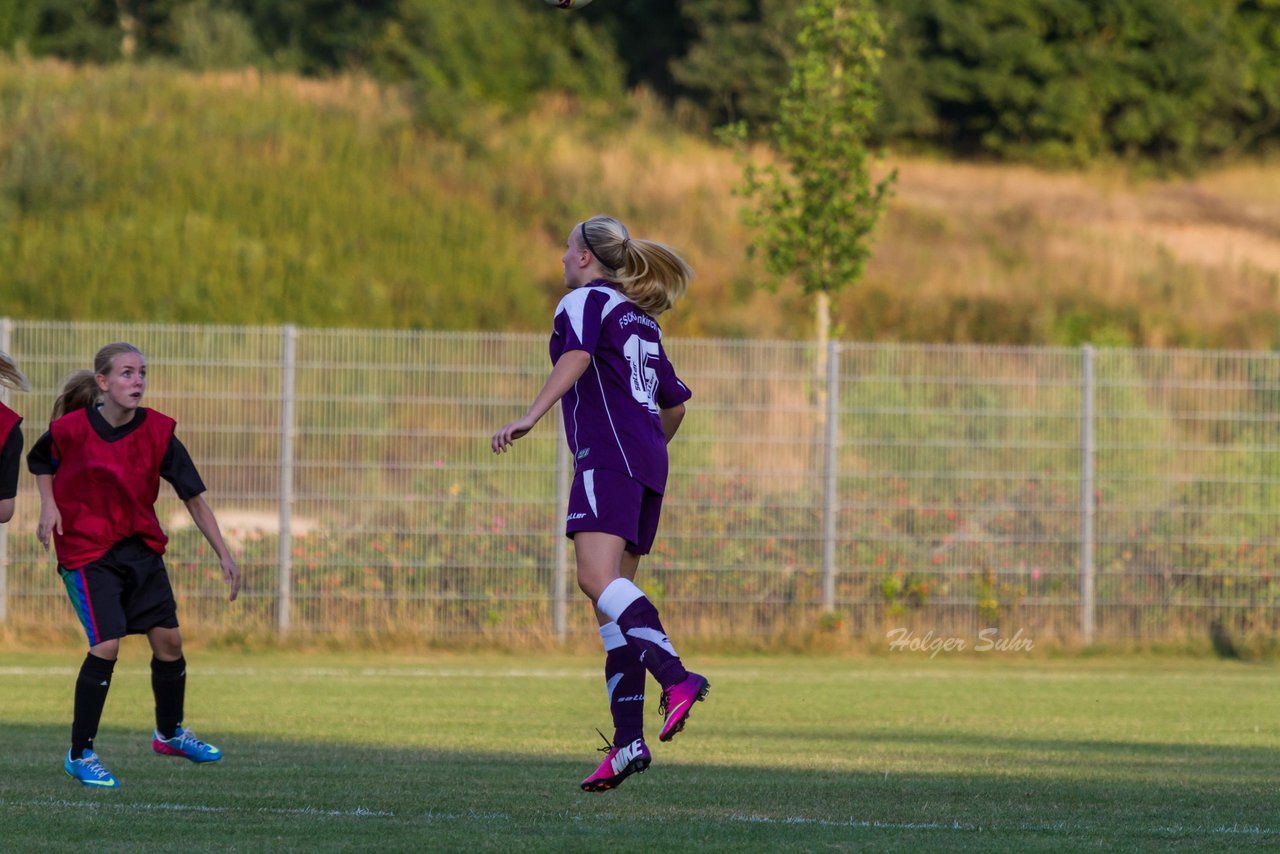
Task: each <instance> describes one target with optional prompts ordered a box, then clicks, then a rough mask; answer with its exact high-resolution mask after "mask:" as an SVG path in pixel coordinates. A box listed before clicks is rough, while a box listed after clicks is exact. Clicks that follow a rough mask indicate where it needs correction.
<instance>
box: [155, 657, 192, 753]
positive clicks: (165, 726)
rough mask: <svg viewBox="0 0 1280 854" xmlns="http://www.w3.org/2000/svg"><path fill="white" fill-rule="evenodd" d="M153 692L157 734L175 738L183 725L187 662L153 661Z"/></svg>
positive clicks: (162, 736) (180, 659) (183, 659)
mask: <svg viewBox="0 0 1280 854" xmlns="http://www.w3.org/2000/svg"><path fill="white" fill-rule="evenodd" d="M151 691H152V693H154V694H155V695H156V732H158V733H160V737H161V738H173V737H174V736H175V735H177V734H178V724H180V723H182V705H183V701H184V700H185V698H186V694H187V660H186V659H185V658H179V659H178V660H177V661H161V660H160V659H158V658H152V659H151Z"/></svg>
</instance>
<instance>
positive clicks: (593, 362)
mask: <svg viewBox="0 0 1280 854" xmlns="http://www.w3.org/2000/svg"><path fill="white" fill-rule="evenodd" d="M591 367H592V368H593V369H594V370H595V372H596V384H597V385H599V386H600V405H601V406H603V407H604V414H605V417H606V418H608V419H609V429H610V430H612V431H613V441H614V442H616V443H617V444H618V453H619V454H621V455H622V464H623V465H624V466H626V467H627V477H629V478H631V479H632V480H635V475H634V474H633V473H632V471H631V460H629V459H627V451H626V449H625V448H623V447H622V440H621V439H619V438H618V428H617V427H615V426H613V413H612V412H610V411H609V396H608V395H607V394H605V391H604V379H603V378H602V377H601V376H600V365H599V364H598V363H597V362H596V360H595V359H592V360H591ZM579 382H581V380H579ZM574 385H575V386H576V385H577V383H574Z"/></svg>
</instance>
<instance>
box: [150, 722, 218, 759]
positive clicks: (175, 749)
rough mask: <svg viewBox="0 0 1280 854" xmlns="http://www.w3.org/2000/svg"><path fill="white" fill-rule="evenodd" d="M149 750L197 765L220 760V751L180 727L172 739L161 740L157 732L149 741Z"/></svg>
mask: <svg viewBox="0 0 1280 854" xmlns="http://www.w3.org/2000/svg"><path fill="white" fill-rule="evenodd" d="M151 749H152V750H154V751H155V752H156V753H159V754H160V755H161V756H181V757H182V758H183V759H190V760H191V761H192V762H197V763H202V762H217V761H218V760H219V759H221V758H222V751H221V750H219V749H218V748H216V747H214V746H213V745H212V744H206V743H205V742H203V741H201V740H200V739H198V738H196V734H195V733H194V732H192V731H191V730H189V729H183V728H182V727H178V732H177V733H176V734H175V735H174V736H173V738H161V737H160V733H158V732H157V733H156V734H155V736H154V737H153V738H152V739H151Z"/></svg>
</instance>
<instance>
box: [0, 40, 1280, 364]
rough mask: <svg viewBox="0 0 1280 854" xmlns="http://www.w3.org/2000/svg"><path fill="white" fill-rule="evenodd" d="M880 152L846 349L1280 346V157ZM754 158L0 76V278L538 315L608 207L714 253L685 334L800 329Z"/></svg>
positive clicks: (215, 91) (199, 80)
mask: <svg viewBox="0 0 1280 854" xmlns="http://www.w3.org/2000/svg"><path fill="white" fill-rule="evenodd" d="M890 161H891V163H892V165H893V166H895V167H896V168H897V169H898V173H899V180H898V183H897V186H896V192H895V195H894V196H893V198H892V201H891V203H890V206H889V209H888V211H887V213H886V216H885V218H884V220H883V222H882V224H881V227H880V228H879V230H878V232H877V235H876V244H875V249H874V255H873V258H872V260H871V262H870V264H869V266H868V268H867V271H866V275H865V277H864V278H863V280H862V281H861V282H858V283H855V284H853V285H852V286H850V287H848V288H846V289H845V290H844V291H842V292H841V293H840V295H839V297H838V299H837V300H836V304H835V307H836V314H837V320H838V323H839V331H840V334H841V335H842V336H843V337H844V338H846V339H851V340H869V341H923V342H983V343H1006V344H1062V345H1076V344H1079V343H1082V342H1085V341H1092V342H1095V343H1098V344H1104V345H1105V344H1116V345H1122V344H1124V345H1142V346H1192V347H1212V348H1225V349H1235V348H1273V347H1276V346H1278V345H1280V301H1278V300H1277V297H1278V295H1280V294H1278V292H1280V163H1274V164H1249V165H1237V166H1233V167H1231V168H1226V169H1222V170H1219V171H1213V172H1208V173H1205V174H1202V175H1199V176H1196V177H1193V178H1179V179H1176V180H1142V179H1136V178H1133V177H1132V176H1131V175H1129V174H1127V173H1125V172H1123V171H1121V170H1119V169H1097V170H1093V171H1090V172H1087V173H1066V172H1045V171H1040V170H1036V169H1031V168H1028V167H1023V166H1002V165H990V164H987V165H979V164H972V163H947V162H941V161H937V160H928V159H920V158H893V157H891V158H890ZM741 173H742V163H741V162H740V160H739V159H738V158H737V156H736V155H735V154H734V153H733V152H731V151H728V150H726V149H724V148H722V147H717V146H713V145H711V144H709V143H707V142H706V141H705V139H703V138H702V137H699V136H694V135H691V134H689V133H686V132H683V131H681V130H680V129H679V127H678V123H676V122H674V121H673V120H672V118H671V116H670V115H668V114H667V113H666V112H664V111H663V110H662V109H661V108H660V107H659V106H657V105H655V104H654V103H653V102H652V100H651V99H648V98H646V97H645V96H643V95H636V96H634V97H633V98H632V99H631V101H630V103H628V104H625V105H607V106H595V107H593V106H589V105H582V104H578V103H575V102H572V101H569V100H567V99H564V98H548V99H546V100H545V102H544V103H543V104H541V105H540V106H539V108H538V109H537V110H535V111H533V112H532V113H531V114H529V115H527V116H524V117H522V118H515V119H512V118H506V119H498V118H496V117H487V116H481V117H480V118H478V119H477V120H476V121H475V123H474V126H473V127H470V128H467V129H465V132H460V133H459V134H458V137H457V138H454V139H441V138H439V137H435V136H431V135H428V134H424V133H421V132H419V131H417V130H415V129H414V127H413V124H412V112H411V110H410V108H409V107H408V106H407V103H406V102H405V101H404V100H403V99H401V98H400V97H398V96H397V95H396V94H395V93H393V92H389V91H386V90H382V89H379V88H378V87H377V86H375V85H373V84H372V83H369V82H368V81H366V80H359V79H339V80H332V81H314V80H303V79H299V78H296V77H291V76H288V75H276V74H261V73H258V72H243V73H226V74H187V73H178V72H175V71H173V70H172V69H166V68H161V67H146V66H138V67H112V68H105V69H94V68H86V67H73V66H68V65H64V64H59V63H54V62H45V61H40V62H29V61H27V62H11V63H0V224H3V230H2V231H3V236H2V237H0V271H3V272H2V273H0V288H2V289H3V292H4V294H5V297H6V300H7V305H6V309H5V313H7V314H9V315H11V316H14V317H27V318H59V319H89V318H98V317H102V316H105V315H106V314H108V313H110V314H111V315H112V316H118V318H119V319H122V320H155V321H184V322H210V321H216V322H224V323H253V324H260V323H261V324H276V323H283V322H294V323H300V324H303V325H311V326H368V327H400V326H403V327H410V328H437V329H513V330H542V329H545V328H546V324H547V316H548V315H547V312H548V310H549V309H550V307H551V306H553V305H554V304H555V301H556V300H557V299H558V298H559V296H560V278H561V270H560V265H559V257H560V253H561V251H562V249H561V247H562V246H563V241H564V239H565V233H566V232H567V230H568V228H569V227H570V226H571V225H572V224H573V223H574V222H576V221H578V220H580V219H581V218H583V217H584V216H587V215H590V214H592V213H596V212H610V213H614V214H616V215H619V216H621V217H622V218H623V219H625V220H626V221H627V222H628V223H629V224H630V225H631V226H632V230H633V232H634V233H635V234H636V235H637V236H643V237H651V238H654V239H658V240H663V241H666V242H669V243H671V244H673V245H675V246H677V247H679V248H681V249H682V250H683V251H684V252H685V253H686V254H687V255H688V257H689V259H690V260H691V261H692V262H693V264H694V266H695V267H696V268H697V270H698V274H699V276H698V279H697V281H696V282H695V283H694V287H693V288H692V290H691V291H690V296H689V299H688V301H687V302H686V303H684V304H683V305H681V306H679V307H677V310H676V311H674V312H673V313H672V314H670V315H668V316H667V317H665V318H664V325H665V327H666V328H667V329H668V331H669V332H670V333H671V334H675V335H691V336H724V337H754V338H806V337H809V336H810V335H811V332H812V320H811V307H810V305H809V301H808V300H806V299H804V298H802V297H801V296H800V295H799V294H798V293H796V291H795V289H794V288H791V287H788V286H787V285H786V284H785V283H784V284H783V285H781V286H780V287H779V288H777V289H776V290H771V289H769V288H767V287H765V286H764V284H763V283H764V281H765V277H764V276H763V274H762V272H761V270H760V269H759V267H758V266H757V265H753V264H752V263H751V262H750V261H749V260H748V258H747V252H746V248H747V245H748V243H749V239H750V235H749V234H748V232H747V231H746V229H745V228H744V227H743V226H742V224H741V220H740V216H739V211H740V206H741V204H742V199H740V198H738V197H737V196H735V195H734V192H733V190H734V187H735V185H736V184H738V183H739V181H740V178H741ZM319 293H322V294H324V295H325V298H324V299H316V298H314V295H315V294H319ZM139 294H140V295H141V296H142V297H143V298H141V299H139V298H138V295H139Z"/></svg>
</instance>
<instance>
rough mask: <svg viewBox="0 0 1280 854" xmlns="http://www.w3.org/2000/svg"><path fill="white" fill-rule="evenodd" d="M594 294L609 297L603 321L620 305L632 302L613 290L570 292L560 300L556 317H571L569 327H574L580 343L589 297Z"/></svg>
mask: <svg viewBox="0 0 1280 854" xmlns="http://www.w3.org/2000/svg"><path fill="white" fill-rule="evenodd" d="M592 293H604V294H605V295H607V296H608V299H606V300H605V301H604V306H603V307H602V308H601V309H600V319H601V320H604V316H605V315H606V314H608V313H609V312H611V311H613V309H614V307H615V306H617V305H618V304H619V303H624V302H630V300H628V299H627V298H626V297H624V296H623V295H622V294H621V293H620V292H619V291H615V290H614V289H613V288H602V287H594V288H574V289H573V290H571V291H569V293H568V295H566V296H565V298H564V299H562V300H560V305H558V306H557V307H556V314H555V316H556V317H559V316H560V313H561V312H564V313H565V314H567V315H568V316H569V325H570V326H571V327H573V334H574V335H576V336H578V340H579V341H581V340H582V318H583V314H584V312H586V310H587V297H589V296H590V295H591V294H592ZM553 320H554V319H553Z"/></svg>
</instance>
